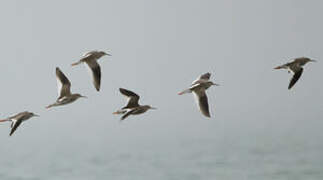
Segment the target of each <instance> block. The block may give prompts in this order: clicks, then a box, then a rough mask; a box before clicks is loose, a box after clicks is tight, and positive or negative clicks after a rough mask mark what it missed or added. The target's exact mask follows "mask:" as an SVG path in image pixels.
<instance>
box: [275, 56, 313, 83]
mask: <svg viewBox="0 0 323 180" xmlns="http://www.w3.org/2000/svg"><path fill="white" fill-rule="evenodd" d="M308 62H316V60H312V59H310V58H307V57H300V58H296V59H294V61H292V62H289V63H286V64H283V65H281V66H277V67H275V68H274V69H287V70H288V72H289V73H292V74H293V77H292V78H291V80H290V82H289V85H288V89H291V88H292V87H293V86H294V85H295V84H296V82H297V81H298V80H299V78H300V77H301V75H302V74H303V70H304V69H303V66H304V65H305V64H306V63H308Z"/></svg>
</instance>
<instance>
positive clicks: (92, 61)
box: [72, 51, 111, 91]
mask: <svg viewBox="0 0 323 180" xmlns="http://www.w3.org/2000/svg"><path fill="white" fill-rule="evenodd" d="M105 55H108V56H111V55H110V54H108V53H106V52H104V51H90V52H87V53H85V54H84V55H83V56H82V58H81V59H80V60H79V61H78V62H76V63H73V64H72V66H76V65H78V64H82V63H86V64H87V65H88V67H89V68H90V69H91V71H92V77H93V84H94V87H95V89H96V90H97V91H100V86H101V68H100V65H99V63H98V62H97V60H98V59H100V58H101V57H102V56H105Z"/></svg>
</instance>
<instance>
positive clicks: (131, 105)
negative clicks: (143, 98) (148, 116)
mask: <svg viewBox="0 0 323 180" xmlns="http://www.w3.org/2000/svg"><path fill="white" fill-rule="evenodd" d="M119 91H120V93H121V94H123V95H125V96H126V97H127V98H128V102H127V105H126V106H125V107H123V108H122V109H121V110H118V111H116V112H114V113H113V114H123V116H122V117H121V120H124V119H126V118H127V117H128V116H129V115H138V114H142V113H145V112H146V111H148V110H149V109H156V108H154V107H151V106H150V105H139V103H138V101H139V98H140V97H139V95H137V94H136V93H134V92H132V91H129V90H127V89H123V88H119Z"/></svg>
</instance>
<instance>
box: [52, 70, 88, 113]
mask: <svg viewBox="0 0 323 180" xmlns="http://www.w3.org/2000/svg"><path fill="white" fill-rule="evenodd" d="M56 79H57V88H58V98H57V100H56V102H55V103H54V104H51V105H49V106H47V107H46V108H47V109H48V108H51V107H54V106H61V105H65V104H69V103H72V102H74V101H76V100H77V99H78V98H81V97H83V98H86V96H82V95H81V94H72V93H71V82H70V81H69V80H68V79H67V77H66V76H65V75H64V73H63V72H62V71H61V70H60V69H59V68H58V67H56Z"/></svg>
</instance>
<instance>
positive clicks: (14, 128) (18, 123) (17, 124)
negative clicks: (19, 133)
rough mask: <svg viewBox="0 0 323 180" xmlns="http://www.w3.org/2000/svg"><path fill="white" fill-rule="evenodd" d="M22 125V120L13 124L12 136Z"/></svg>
mask: <svg viewBox="0 0 323 180" xmlns="http://www.w3.org/2000/svg"><path fill="white" fill-rule="evenodd" d="M21 123H22V121H21V120H16V121H13V124H11V131H10V136H11V135H12V134H13V133H14V132H15V131H16V129H17V128H18V127H19V126H20V124H21Z"/></svg>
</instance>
